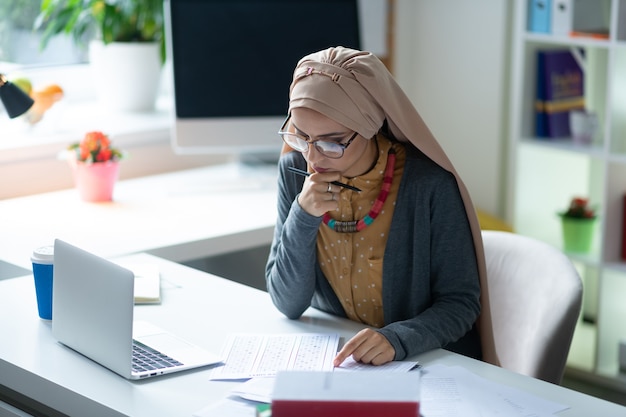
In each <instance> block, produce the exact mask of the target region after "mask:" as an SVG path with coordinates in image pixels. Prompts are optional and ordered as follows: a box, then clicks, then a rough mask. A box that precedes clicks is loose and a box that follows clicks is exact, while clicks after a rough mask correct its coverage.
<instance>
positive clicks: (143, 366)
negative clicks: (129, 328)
mask: <svg viewBox="0 0 626 417" xmlns="http://www.w3.org/2000/svg"><path fill="white" fill-rule="evenodd" d="M180 365H182V363H180V362H178V361H177V360H175V359H172V358H170V357H169V356H167V355H164V354H162V353H161V352H159V351H157V350H154V349H152V348H150V347H148V346H146V345H144V344H142V343H140V342H138V341H136V340H133V371H135V372H141V371H154V370H156V369H163V368H172V367H175V366H180Z"/></svg>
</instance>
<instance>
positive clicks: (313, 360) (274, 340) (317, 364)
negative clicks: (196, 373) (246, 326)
mask: <svg viewBox="0 0 626 417" xmlns="http://www.w3.org/2000/svg"><path fill="white" fill-rule="evenodd" d="M338 345H339V335H338V334H326V333H296V334H276V335H263V334H231V335H230V336H229V337H228V339H227V341H226V344H225V347H224V349H223V351H222V357H223V358H224V366H220V367H218V368H215V369H214V370H213V371H212V373H211V379H213V380H215V379H248V378H252V377H261V376H263V377H266V376H275V375H276V372H278V371H285V370H290V371H327V372H328V371H332V370H333V359H334V358H335V355H336V354H337V347H338Z"/></svg>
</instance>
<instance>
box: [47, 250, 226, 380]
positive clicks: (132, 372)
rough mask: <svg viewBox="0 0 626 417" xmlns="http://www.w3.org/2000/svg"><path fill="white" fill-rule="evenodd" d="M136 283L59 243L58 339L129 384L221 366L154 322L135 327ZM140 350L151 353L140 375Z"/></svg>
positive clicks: (54, 309) (55, 317)
mask: <svg viewBox="0 0 626 417" xmlns="http://www.w3.org/2000/svg"><path fill="white" fill-rule="evenodd" d="M134 281H135V278H134V274H133V272H132V271H131V270H129V269H126V268H124V267H122V266H120V265H117V264H115V263H113V262H110V261H108V260H106V259H103V258H100V257H98V256H96V255H93V254H91V253H89V252H86V251H84V250H82V249H80V248H77V247H75V246H73V245H71V244H69V243H67V242H64V241H62V240H59V239H56V240H55V242H54V277H53V282H54V285H53V289H52V335H53V336H54V338H55V339H57V340H58V341H59V342H61V343H62V344H64V345H66V346H68V347H70V348H72V349H73V350H75V351H77V352H78V353H80V354H82V355H84V356H86V357H88V358H89V359H91V360H93V361H95V362H97V363H99V364H100V365H102V366H104V367H106V368H108V369H110V370H112V371H113V372H115V373H117V374H119V375H121V376H123V377H124V378H128V379H142V378H147V377H153V376H157V375H163V374H168V373H172V372H177V371H182V370H186V369H191V368H197V367H200V366H207V365H212V364H216V363H219V362H221V360H220V358H219V357H218V356H217V355H215V354H214V353H212V352H209V351H206V350H204V349H202V348H200V347H198V346H196V345H193V344H191V343H189V342H187V341H185V340H183V339H181V338H180V337H177V336H175V335H173V334H171V333H168V332H166V331H164V330H162V329H160V328H158V327H157V326H155V325H153V324H151V323H148V322H142V321H138V322H134V321H133V308H134V294H133V292H134V285H135V283H134ZM142 349H143V350H145V351H147V360H146V361H144V362H143V364H144V365H145V364H147V365H148V366H147V367H145V368H146V369H143V370H140V369H139V367H138V365H137V364H135V363H133V360H132V358H133V356H134V355H135V354H136V353H138V350H142ZM158 352H160V353H161V354H162V355H164V356H165V358H163V357H162V356H160V355H157V353H158Z"/></svg>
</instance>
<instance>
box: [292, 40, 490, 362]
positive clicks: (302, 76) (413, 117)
mask: <svg viewBox="0 0 626 417" xmlns="http://www.w3.org/2000/svg"><path fill="white" fill-rule="evenodd" d="M297 107H305V108H309V109H312V110H316V111H318V112H319V113H321V114H323V115H325V116H326V117H328V118H330V119H333V120H335V121H336V122H338V123H340V124H341V125H343V126H345V127H347V128H348V129H350V130H353V131H356V132H358V133H359V134H360V135H361V136H363V137H364V138H368V139H371V138H372V137H373V136H374V135H375V134H376V133H378V131H379V130H380V129H381V127H382V126H383V124H384V123H385V122H386V123H387V127H388V130H389V133H390V134H391V135H392V136H393V137H394V138H395V139H397V140H399V141H401V142H409V143H411V144H413V145H414V146H415V147H417V148H418V149H419V150H420V151H421V152H422V153H424V154H425V155H426V156H427V157H428V158H430V159H431V160H432V161H434V162H435V163H436V164H438V165H439V166H441V167H442V168H443V169H445V170H447V171H449V172H450V173H452V174H453V175H454V176H455V178H456V181H457V184H458V187H459V191H460V193H461V197H462V199H463V203H464V205H465V211H466V213H467V218H468V220H469V223H470V227H471V231H472V236H473V241H474V249H475V253H476V261H477V264H478V272H479V276H480V285H481V314H480V317H479V319H478V327H479V331H480V335H481V343H482V350H483V359H484V360H485V361H487V362H490V363H494V364H498V361H497V358H496V354H495V346H494V339H493V331H492V326H491V310H490V308H489V296H488V288H487V272H486V266H485V256H484V248H483V243H482V235H481V230H480V225H479V223H478V217H477V215H476V211H475V209H474V205H473V204H472V201H471V198H470V195H469V192H468V191H467V188H466V187H465V184H463V181H462V180H461V178H460V177H459V175H458V173H457V172H456V170H455V169H454V166H453V165H452V163H451V162H450V160H449V159H448V157H447V156H446V154H445V152H444V151H443V148H442V147H441V146H440V145H439V143H438V142H437V140H436V139H435V137H434V136H433V134H432V133H431V131H430V130H429V129H428V127H427V126H426V124H425V123H424V121H423V120H422V117H421V116H420V114H419V113H418V112H417V110H416V109H415V107H414V106H413V104H412V103H411V101H410V100H409V98H408V97H407V96H406V94H405V93H404V91H403V90H402V89H401V88H400V86H399V85H398V83H397V82H396V81H395V79H394V78H393V76H392V75H391V73H390V72H389V71H388V70H387V68H386V67H385V65H384V64H383V63H382V62H381V61H380V60H379V59H378V58H377V57H376V56H375V55H373V54H372V53H370V52H365V51H358V50H354V49H349V48H344V47H333V48H328V49H325V50H322V51H319V52H315V53H312V54H310V55H307V56H305V57H304V58H302V59H301V60H300V61H299V62H298V65H297V66H296V69H295V70H294V74H293V81H292V83H291V86H290V88H289V111H290V112H291V110H292V109H294V108H297Z"/></svg>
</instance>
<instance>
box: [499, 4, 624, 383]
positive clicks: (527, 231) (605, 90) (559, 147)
mask: <svg viewBox="0 0 626 417" xmlns="http://www.w3.org/2000/svg"><path fill="white" fill-rule="evenodd" d="M515 4H516V10H515V16H514V33H513V36H512V64H511V71H512V73H511V95H510V99H511V101H510V105H509V108H510V123H509V126H510V130H509V140H510V154H509V155H510V157H511V159H510V161H509V166H510V167H511V168H510V169H511V173H510V193H509V198H508V201H507V204H508V210H507V212H508V213H509V219H508V220H509V221H510V222H511V223H512V225H513V227H514V229H515V230H516V232H518V233H520V234H523V235H527V236H531V237H534V238H537V239H540V240H542V241H544V242H547V243H549V244H552V245H553V246H555V247H557V248H562V247H563V246H562V237H561V224H560V221H559V219H558V216H557V215H556V213H558V212H560V211H563V210H564V209H565V206H566V205H567V204H568V202H569V200H570V199H571V198H572V197H574V196H581V197H589V198H590V200H591V202H592V204H593V205H594V206H596V207H597V209H598V214H599V221H598V222H597V227H596V231H595V235H594V243H593V246H592V249H591V251H590V253H589V254H584V255H581V254H573V253H566V255H567V256H568V257H569V258H570V259H571V260H572V262H573V264H574V265H575V267H576V269H577V270H578V271H579V274H580V276H581V279H582V282H583V288H584V290H583V306H582V312H581V320H580V322H579V324H578V325H577V327H576V331H575V333H574V340H573V342H572V347H571V350H570V355H569V358H568V369H570V370H572V371H573V372H576V373H577V374H579V375H584V376H585V377H586V378H587V379H589V380H590V381H596V380H597V381H603V383H604V384H612V385H615V386H618V387H621V389H623V390H624V391H625V392H626V375H625V374H624V373H620V372H619V369H618V368H619V367H618V359H617V350H618V345H619V340H620V339H626V327H624V325H623V323H624V322H626V303H625V302H624V301H623V300H624V299H626V261H623V260H622V241H623V239H624V236H623V232H622V230H623V227H624V226H626V225H622V223H623V213H624V210H625V209H626V208H625V207H624V196H625V195H626V0H602V1H597V0H577V1H575V2H573V4H575V7H576V8H578V7H579V6H580V7H581V8H584V7H587V10H586V11H585V12H581V11H580V10H578V14H576V11H575V12H574V13H575V18H574V25H576V24H578V25H581V26H578V27H604V25H605V24H606V25H610V27H609V30H608V33H609V38H608V39H596V38H591V37H572V36H566V35H552V34H549V33H533V32H529V31H527V29H526V28H527V25H526V22H527V16H526V14H527V10H528V8H527V5H528V2H527V0H517V1H516V3H515ZM591 8H594V9H593V10H592V9H591ZM588 11H589V14H590V15H592V14H594V13H595V16H594V17H593V18H591V19H592V20H593V19H595V20H593V22H592V21H589V22H585V21H584V19H585V18H586V17H587V16H586V13H587V12H588ZM600 12H601V13H600ZM597 19H600V20H601V21H602V25H598V26H596V25H597V22H598V20H597ZM554 49H574V50H577V49H580V52H581V56H582V57H584V58H583V59H582V60H581V59H580V57H578V58H577V60H578V61H579V62H583V64H582V67H583V74H584V98H585V107H586V109H587V110H588V111H593V112H596V113H597V114H598V120H599V129H598V132H597V133H596V135H595V136H594V138H593V141H592V143H591V144H589V145H582V144H576V143H574V142H573V141H572V139H571V138H569V137H565V138H558V139H550V138H539V137H536V136H535V131H536V129H535V118H536V115H535V101H536V90H537V88H536V84H537V74H536V72H537V52H538V51H540V50H554Z"/></svg>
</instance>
